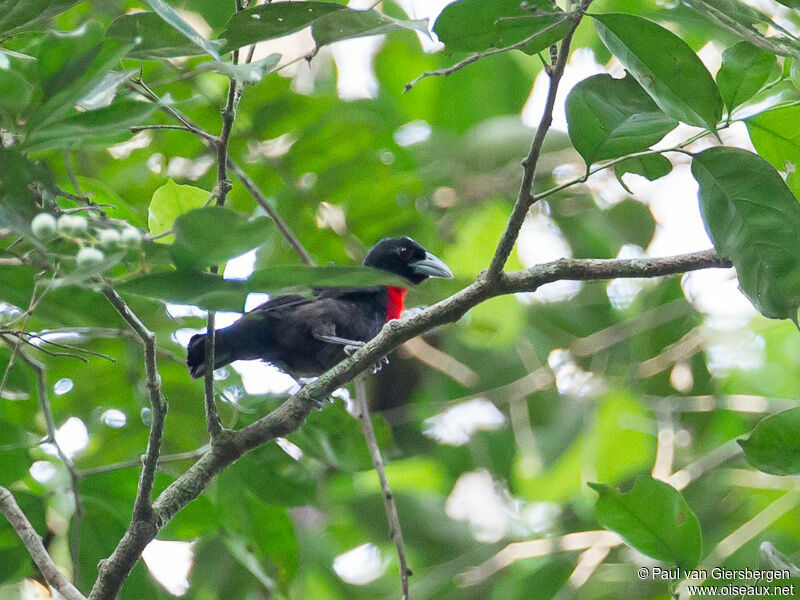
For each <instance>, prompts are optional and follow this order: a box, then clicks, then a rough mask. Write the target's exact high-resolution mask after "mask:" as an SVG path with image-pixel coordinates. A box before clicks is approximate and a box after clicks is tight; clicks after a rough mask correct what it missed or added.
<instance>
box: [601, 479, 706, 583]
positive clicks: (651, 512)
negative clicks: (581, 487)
mask: <svg viewBox="0 0 800 600" xmlns="http://www.w3.org/2000/svg"><path fill="white" fill-rule="evenodd" d="M589 486H590V487H591V488H592V489H593V490H595V491H596V492H597V493H598V494H600V497H599V498H598V499H597V520H598V521H600V524H601V525H603V527H605V528H607V529H610V530H611V531H616V532H617V533H618V534H620V535H621V536H622V538H623V539H624V540H625V542H626V543H628V544H629V545H630V546H632V547H633V548H635V549H636V550H638V551H639V552H641V553H643V554H646V555H647V556H649V557H651V558H655V559H657V560H661V561H664V562H666V563H672V564H677V565H678V566H679V567H681V568H682V569H691V568H694V567H695V566H696V565H697V563H698V561H699V560H700V552H701V551H702V547H703V538H702V534H701V531H700V521H698V520H697V517H696V516H695V514H694V513H693V512H692V510H691V509H690V508H689V505H688V504H686V501H685V500H684V499H683V496H682V495H681V493H680V492H679V491H678V490H676V489H675V488H673V487H672V486H671V485H669V484H668V483H664V482H663V481H658V480H656V479H653V478H652V477H649V476H640V477H638V478H637V479H636V482H635V483H634V484H633V488H631V490H630V491H628V492H627V493H624V494H623V493H620V492H618V491H617V490H615V489H613V488H611V487H609V486H607V485H603V484H601V483H590V484H589Z"/></svg>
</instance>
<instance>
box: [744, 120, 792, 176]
mask: <svg viewBox="0 0 800 600" xmlns="http://www.w3.org/2000/svg"><path fill="white" fill-rule="evenodd" d="M798 122H800V106H787V107H785V108H776V109H775V110H768V111H766V112H763V113H760V114H757V115H756V116H754V117H751V118H750V119H747V120H746V121H745V123H746V124H747V131H748V132H749V133H750V140H751V141H752V142H753V146H754V147H755V149H756V151H757V152H758V154H759V156H761V157H763V158H765V159H766V160H767V161H769V163H770V164H771V165H772V166H773V167H775V168H776V169H778V170H779V171H787V172H794V171H796V170H797V169H798V168H800V131H798V130H797V128H796V127H793V126H792V125H790V124H793V123H798Z"/></svg>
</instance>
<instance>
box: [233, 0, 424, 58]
mask: <svg viewBox="0 0 800 600" xmlns="http://www.w3.org/2000/svg"><path fill="white" fill-rule="evenodd" d="M308 26H310V27H311V35H312V36H313V38H314V41H315V42H316V43H317V46H324V45H326V44H331V43H333V42H337V41H340V40H345V39H349V38H355V37H361V36H365V35H377V34H380V33H390V32H392V31H397V30H401V29H412V30H416V31H421V32H423V33H424V32H427V23H426V21H405V20H402V19H395V18H393V17H390V16H388V15H385V14H383V13H380V12H378V11H375V10H371V9H370V10H353V9H351V8H347V7H346V6H342V5H340V4H335V3H333V2H275V3H267V4H263V5H261V6H253V7H251V8H248V9H247V10H243V11H240V12H238V13H236V14H234V15H233V16H232V17H231V19H230V21H228V25H227V29H226V30H225V32H224V33H223V34H222V37H223V38H224V39H225V51H226V52H228V51H230V50H235V49H236V48H241V47H242V46H246V45H248V44H253V43H255V42H259V41H263V40H268V39H272V38H276V37H281V36H284V35H288V34H290V33H294V32H296V31H299V30H301V29H303V28H304V27H308Z"/></svg>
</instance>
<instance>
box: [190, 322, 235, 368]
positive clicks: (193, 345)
mask: <svg viewBox="0 0 800 600" xmlns="http://www.w3.org/2000/svg"><path fill="white" fill-rule="evenodd" d="M238 359H239V357H238V356H236V352H235V351H234V346H233V344H232V340H231V336H230V332H229V331H226V330H225V329H218V330H217V331H215V332H214V368H215V369H219V368H220V367H223V366H225V365H227V364H229V363H232V362H233V361H235V360H238ZM186 366H187V367H189V373H191V375H192V378H193V379H197V378H198V377H202V376H203V375H205V372H206V334H205V333H200V334H197V335H193V336H192V339H190V340H189V345H188V346H187V348H186Z"/></svg>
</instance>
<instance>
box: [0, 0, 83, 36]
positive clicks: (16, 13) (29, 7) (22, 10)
mask: <svg viewBox="0 0 800 600" xmlns="http://www.w3.org/2000/svg"><path fill="white" fill-rule="evenodd" d="M79 3H80V0H27V1H26V2H20V1H19V0H0V34H2V35H7V34H9V33H13V32H15V31H17V30H19V29H23V28H25V27H27V26H28V25H33V24H34V23H39V22H41V21H46V20H47V19H49V18H50V17H53V16H55V15H58V14H61V13H62V12H64V11H66V10H69V9H70V8H72V7H73V6H75V5H76V4H79Z"/></svg>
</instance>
